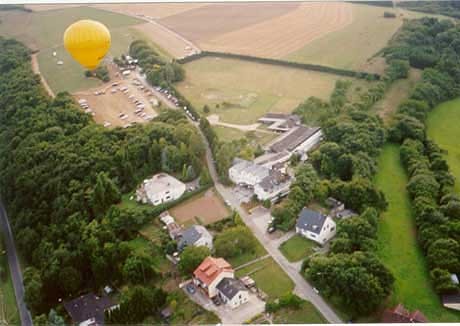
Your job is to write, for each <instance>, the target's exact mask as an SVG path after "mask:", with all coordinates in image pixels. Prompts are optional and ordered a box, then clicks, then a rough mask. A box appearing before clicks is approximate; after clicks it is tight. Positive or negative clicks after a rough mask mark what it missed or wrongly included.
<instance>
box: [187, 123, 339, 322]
mask: <svg viewBox="0 0 460 326" xmlns="http://www.w3.org/2000/svg"><path fill="white" fill-rule="evenodd" d="M194 125H197V124H196V123H194ZM199 132H200V134H201V136H202V138H203V141H204V143H205V145H206V160H207V163H208V167H209V172H210V175H211V177H212V179H213V180H214V183H215V187H216V190H217V191H218V192H219V194H220V195H221V196H222V197H223V198H224V199H225V200H228V201H229V202H230V204H231V205H232V207H233V208H235V209H236V211H237V212H238V213H239V214H240V216H241V218H242V219H243V221H244V223H245V224H246V225H247V226H248V227H249V228H250V229H251V230H252V232H253V234H254V235H255V236H256V238H257V239H258V240H259V241H260V243H262V245H263V246H264V247H265V249H266V250H267V252H268V253H269V255H270V256H271V257H272V258H273V259H274V260H275V261H276V262H277V263H278V264H279V265H280V266H281V268H282V269H283V270H284V271H285V272H286V274H287V275H288V276H289V277H290V278H291V279H292V281H293V282H294V283H295V289H294V292H295V293H296V294H297V295H298V296H299V297H301V298H303V299H305V300H308V301H310V302H311V303H312V304H313V305H314V306H315V307H316V309H318V311H319V312H320V313H321V314H322V315H323V316H324V318H326V320H327V321H328V322H330V323H333V324H341V323H343V321H342V320H341V319H340V318H339V316H338V315H337V314H336V313H335V312H334V310H332V309H331V307H329V305H328V304H327V303H326V302H325V301H324V299H323V298H322V297H321V296H320V295H319V294H317V293H316V292H315V291H314V290H313V287H312V286H311V285H310V284H309V283H308V282H307V281H306V280H305V279H304V278H303V277H302V276H301V275H300V273H299V267H300V266H299V265H300V264H299V263H290V262H289V261H288V260H287V259H286V258H285V257H284V256H283V254H282V253H281V252H280V251H279V249H278V245H279V244H278V242H277V241H275V242H273V241H271V240H270V239H269V238H267V233H266V232H263V231H261V230H260V229H259V228H258V227H257V226H256V224H255V223H254V221H253V220H252V218H251V216H250V215H249V214H247V213H246V211H245V210H244V209H242V208H241V206H240V203H239V201H238V199H237V198H236V197H235V196H234V195H233V193H232V191H231V190H230V189H228V188H226V187H225V186H224V185H222V184H221V183H220V182H219V178H218V175H217V172H216V168H215V166H214V160H213V157H212V152H211V149H210V147H209V144H208V142H207V140H206V138H205V137H204V135H203V134H202V133H201V130H199Z"/></svg>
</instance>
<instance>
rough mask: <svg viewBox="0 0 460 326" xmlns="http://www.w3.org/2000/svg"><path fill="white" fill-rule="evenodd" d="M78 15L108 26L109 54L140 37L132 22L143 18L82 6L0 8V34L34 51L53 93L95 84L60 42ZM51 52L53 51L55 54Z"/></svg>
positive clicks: (117, 52) (120, 49) (136, 22)
mask: <svg viewBox="0 0 460 326" xmlns="http://www.w3.org/2000/svg"><path fill="white" fill-rule="evenodd" d="M80 19H94V20H98V21H100V22H102V23H104V24H105V25H106V26H107V27H108V28H109V30H110V33H111V36H112V45H111V49H110V52H109V55H111V56H119V55H120V54H121V53H123V52H126V51H127V49H128V46H129V44H130V43H131V42H132V41H133V40H135V39H138V38H142V37H143V35H141V34H140V32H139V31H137V30H136V29H134V28H132V26H135V25H138V24H142V23H144V21H142V20H140V19H137V18H133V17H129V16H125V15H121V14H118V13H113V12H109V11H105V10H101V9H96V8H90V7H84V6H83V7H66V8H63V9H54V10H43V11H37V12H25V11H0V20H1V24H0V35H1V36H5V37H14V38H16V39H18V40H19V41H21V42H24V43H25V44H26V45H27V46H28V47H29V48H31V49H32V50H35V51H38V54H37V59H38V64H39V67H40V68H39V69H40V72H41V73H42V74H43V76H44V77H45V79H46V81H47V83H48V84H49V86H50V87H51V89H52V90H53V91H54V92H55V93H57V92H59V91H64V90H66V91H70V92H74V91H78V90H82V89H87V88H91V87H94V86H96V85H99V82H98V81H96V80H94V79H88V78H85V76H84V74H83V73H84V70H83V68H82V67H81V66H80V65H79V64H78V63H76V62H75V61H74V60H73V59H72V58H71V57H70V55H68V54H67V52H66V51H65V49H64V46H63V41H62V39H63V35H64V31H65V30H66V28H67V27H68V26H69V25H70V24H72V23H73V22H75V21H77V20H80ZM53 52H56V53H57V55H56V57H54V56H53ZM57 61H63V64H62V65H57Z"/></svg>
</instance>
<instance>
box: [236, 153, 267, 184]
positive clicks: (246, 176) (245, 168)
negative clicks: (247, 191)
mask: <svg viewBox="0 0 460 326" xmlns="http://www.w3.org/2000/svg"><path fill="white" fill-rule="evenodd" d="M269 172H270V169H269V168H267V167H265V166H261V165H258V164H255V163H253V162H249V161H246V160H240V159H238V160H237V163H236V164H234V165H233V166H232V167H231V168H230V169H229V170H228V176H229V178H230V180H231V181H232V182H233V183H234V184H237V185H245V186H250V187H254V186H255V185H256V184H257V183H259V182H261V181H262V180H263V179H264V178H265V177H267V176H268V174H269Z"/></svg>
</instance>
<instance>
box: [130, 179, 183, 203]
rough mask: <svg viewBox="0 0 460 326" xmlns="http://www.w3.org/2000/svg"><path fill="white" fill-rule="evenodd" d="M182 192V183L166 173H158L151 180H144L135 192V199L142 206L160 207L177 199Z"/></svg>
mask: <svg viewBox="0 0 460 326" xmlns="http://www.w3.org/2000/svg"><path fill="white" fill-rule="evenodd" d="M184 192H185V184H184V183H183V182H180V181H179V180H177V179H176V178H174V177H172V176H170V175H168V174H166V173H159V174H156V175H154V176H153V177H152V178H151V179H147V180H144V182H143V184H142V186H141V187H140V188H139V189H138V190H137V191H136V198H137V201H140V202H142V203H144V204H147V203H150V204H152V205H160V204H162V203H165V202H168V201H171V200H175V199H178V198H179V197H180V196H182V194H183V193H184Z"/></svg>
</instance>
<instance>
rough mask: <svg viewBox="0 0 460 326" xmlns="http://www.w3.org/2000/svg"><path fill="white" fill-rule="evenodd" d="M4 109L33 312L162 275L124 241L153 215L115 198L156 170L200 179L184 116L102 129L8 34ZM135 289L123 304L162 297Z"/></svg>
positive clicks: (9, 197)
mask: <svg viewBox="0 0 460 326" xmlns="http://www.w3.org/2000/svg"><path fill="white" fill-rule="evenodd" d="M0 108H1V109H0V125H1V127H2V128H1V134H0V189H1V194H2V198H3V201H4V202H5V204H6V205H7V207H8V211H9V213H10V218H11V220H12V224H13V228H14V231H15V234H16V239H17V245H18V247H19V250H20V252H21V254H22V256H23V257H24V259H25V260H26V262H27V265H28V268H26V270H25V272H24V280H25V288H26V301H27V303H28V305H29V307H30V308H31V310H32V311H33V313H34V314H40V313H47V312H48V310H49V309H50V308H51V307H53V306H55V305H56V304H57V302H58V299H64V300H66V299H69V298H71V297H74V296H76V295H78V294H80V293H82V292H86V291H88V290H90V289H94V290H97V289H98V288H101V287H102V286H105V285H107V284H115V285H116V284H120V283H131V284H136V283H138V280H139V273H143V274H142V275H143V279H144V280H145V277H147V278H151V279H153V280H154V279H155V278H157V277H159V272H158V271H156V270H154V267H153V265H152V263H151V258H152V257H148V256H139V255H138V254H136V253H134V252H132V251H131V249H130V248H129V246H127V244H126V242H125V241H126V240H129V239H131V238H133V237H134V236H135V235H136V231H137V229H138V228H139V227H140V226H141V225H142V224H143V223H145V221H146V220H147V219H151V218H152V217H154V216H155V215H154V214H153V213H152V211H151V209H150V208H145V209H128V208H120V207H117V206H114V204H117V203H118V202H120V200H121V193H124V192H128V191H131V190H133V189H134V188H135V187H136V185H137V184H138V183H139V182H140V181H142V180H143V179H144V178H146V177H148V176H150V175H153V174H154V173H156V172H159V171H166V172H168V173H172V174H174V175H176V176H177V177H179V178H194V177H196V176H197V175H199V173H200V171H201V169H202V163H201V156H202V155H203V153H204V147H203V144H202V141H201V138H200V136H199V134H198V133H197V130H196V128H194V127H193V126H191V125H190V124H189V123H188V122H187V119H186V118H185V116H184V115H183V114H182V113H180V112H178V111H167V112H165V113H162V114H160V116H159V117H157V118H156V119H155V120H154V123H150V124H147V125H142V126H141V125H136V126H133V127H131V128H127V129H121V128H115V129H106V128H103V127H102V126H99V125H97V124H95V123H94V122H93V121H92V120H91V117H90V116H89V115H87V114H84V113H82V112H81V111H80V110H79V109H78V108H77V106H76V105H75V103H74V101H73V98H72V97H71V96H70V95H69V94H67V93H60V94H58V95H57V96H56V98H54V99H51V98H49V97H48V96H47V95H46V93H45V91H44V89H43V88H42V86H41V84H40V79H39V77H38V76H37V75H34V74H33V72H32V70H31V66H30V55H29V51H28V49H27V48H25V47H24V46H23V45H22V44H20V43H19V42H17V41H15V40H9V39H4V38H0ZM183 171H191V173H186V174H185V175H184V174H183ZM146 272H147V274H145V273H146ZM136 291H137V292H136ZM132 292H134V293H131V292H130V293H127V294H126V296H125V297H123V298H122V302H131V301H130V300H131V299H132V296H133V297H135V298H139V297H141V298H142V295H144V296H145V297H148V298H150V299H152V298H158V293H159V292H157V291H154V293H150V292H148V291H147V292H146V291H144V290H143V289H133V290H132ZM152 300H153V299H152ZM155 300H156V299H155ZM160 301H161V300H160ZM160 301H158V300H156V301H155V302H156V303H158V304H160V303H161V302H160ZM148 302H150V301H148ZM133 304H134V303H133ZM123 307H124V309H127V308H126V305H123ZM144 309H150V311H153V310H152V309H154V306H150V307H147V308H145V306H144ZM125 312H126V313H129V312H128V311H126V310H125ZM131 313H133V312H131ZM131 321H134V319H133V320H131Z"/></svg>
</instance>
